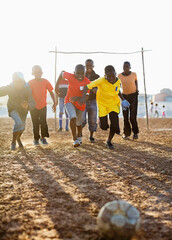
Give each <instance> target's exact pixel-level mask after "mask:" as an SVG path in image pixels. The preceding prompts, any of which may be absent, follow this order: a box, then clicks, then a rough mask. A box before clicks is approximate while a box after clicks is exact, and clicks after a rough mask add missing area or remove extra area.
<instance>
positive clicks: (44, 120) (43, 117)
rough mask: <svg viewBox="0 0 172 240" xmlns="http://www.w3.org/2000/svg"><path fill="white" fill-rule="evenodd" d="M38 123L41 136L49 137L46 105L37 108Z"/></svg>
mask: <svg viewBox="0 0 172 240" xmlns="http://www.w3.org/2000/svg"><path fill="white" fill-rule="evenodd" d="M39 115H40V124H41V137H42V138H44V137H49V133H48V125H47V107H44V108H42V109H40V110H39Z"/></svg>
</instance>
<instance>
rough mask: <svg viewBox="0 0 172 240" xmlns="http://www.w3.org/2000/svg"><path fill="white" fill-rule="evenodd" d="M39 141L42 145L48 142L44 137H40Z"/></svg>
mask: <svg viewBox="0 0 172 240" xmlns="http://www.w3.org/2000/svg"><path fill="white" fill-rule="evenodd" d="M40 141H41V143H42V144H43V145H47V144H48V142H47V140H46V139H45V138H40Z"/></svg>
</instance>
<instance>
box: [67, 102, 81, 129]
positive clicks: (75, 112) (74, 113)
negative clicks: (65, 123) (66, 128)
mask: <svg viewBox="0 0 172 240" xmlns="http://www.w3.org/2000/svg"><path fill="white" fill-rule="evenodd" d="M65 107H66V111H67V113H68V116H69V118H70V119H72V118H76V125H77V126H81V125H82V117H83V114H84V111H81V110H79V109H78V108H76V107H75V106H74V105H73V103H70V102H69V103H66V104H65Z"/></svg>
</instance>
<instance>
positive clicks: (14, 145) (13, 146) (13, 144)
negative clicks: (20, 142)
mask: <svg viewBox="0 0 172 240" xmlns="http://www.w3.org/2000/svg"><path fill="white" fill-rule="evenodd" d="M15 149H16V144H15V143H11V150H12V151H13V150H15Z"/></svg>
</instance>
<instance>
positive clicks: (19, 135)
mask: <svg viewBox="0 0 172 240" xmlns="http://www.w3.org/2000/svg"><path fill="white" fill-rule="evenodd" d="M21 120H22V122H23V126H24V129H25V124H26V115H25V116H21ZM23 132H24V130H23V131H20V132H19V133H18V136H17V142H18V145H19V147H20V148H21V147H23V144H22V142H21V139H20V138H21V135H22V134H23Z"/></svg>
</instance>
